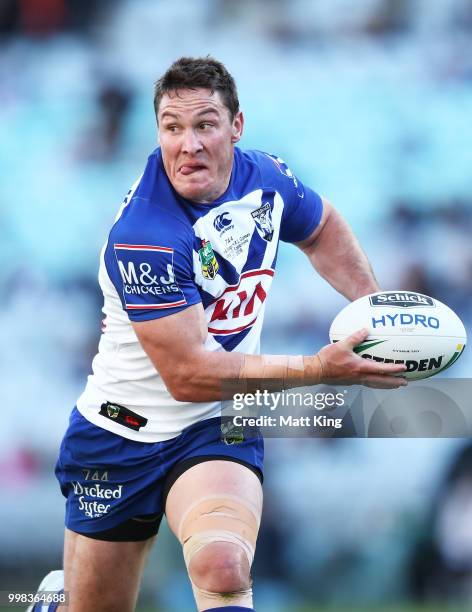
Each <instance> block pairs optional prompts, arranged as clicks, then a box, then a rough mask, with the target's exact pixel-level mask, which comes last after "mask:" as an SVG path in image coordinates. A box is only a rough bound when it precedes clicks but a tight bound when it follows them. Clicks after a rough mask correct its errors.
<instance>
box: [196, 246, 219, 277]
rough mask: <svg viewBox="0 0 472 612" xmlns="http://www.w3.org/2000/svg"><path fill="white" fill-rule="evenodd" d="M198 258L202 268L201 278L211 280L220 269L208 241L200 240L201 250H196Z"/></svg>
mask: <svg viewBox="0 0 472 612" xmlns="http://www.w3.org/2000/svg"><path fill="white" fill-rule="evenodd" d="M198 256H199V258H200V263H201V266H202V274H203V278H207V279H208V280H213V279H214V278H215V277H216V275H217V274H218V270H219V268H220V266H219V264H218V261H217V260H216V257H215V253H214V252H213V247H212V246H211V242H210V241H206V240H202V248H201V249H199V250H198Z"/></svg>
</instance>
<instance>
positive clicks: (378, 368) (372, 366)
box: [359, 357, 406, 375]
mask: <svg viewBox="0 0 472 612" xmlns="http://www.w3.org/2000/svg"><path fill="white" fill-rule="evenodd" d="M359 359H362V357H359ZM362 362H363V363H362V366H360V370H361V372H365V373H366V374H379V375H385V374H386V375H391V374H399V373H401V372H405V370H406V365H405V364H404V363H381V362H378V361H373V360H372V359H362Z"/></svg>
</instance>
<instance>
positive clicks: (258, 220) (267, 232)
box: [251, 202, 274, 242]
mask: <svg viewBox="0 0 472 612" xmlns="http://www.w3.org/2000/svg"><path fill="white" fill-rule="evenodd" d="M251 215H252V218H253V219H254V223H255V224H256V228H257V231H258V233H259V236H260V237H261V238H263V239H264V240H266V241H267V242H270V241H271V240H272V237H273V235H274V226H273V225H272V210H271V208H270V204H269V202H267V203H266V204H264V205H263V206H261V207H260V208H258V209H257V210H253V211H252V212H251Z"/></svg>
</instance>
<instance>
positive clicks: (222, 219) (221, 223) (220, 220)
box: [213, 212, 233, 232]
mask: <svg viewBox="0 0 472 612" xmlns="http://www.w3.org/2000/svg"><path fill="white" fill-rule="evenodd" d="M232 223H233V221H232V220H231V217H230V216H229V212H224V213H221V215H218V216H217V217H216V218H215V220H214V221H213V227H214V228H215V229H216V230H217V231H218V232H222V231H223V230H224V229H225V228H227V227H229V226H230V225H231V224H232Z"/></svg>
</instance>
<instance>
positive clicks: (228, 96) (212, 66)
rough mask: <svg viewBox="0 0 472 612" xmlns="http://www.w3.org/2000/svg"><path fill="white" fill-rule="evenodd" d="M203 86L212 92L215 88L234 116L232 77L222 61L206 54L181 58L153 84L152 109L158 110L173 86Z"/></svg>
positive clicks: (235, 96)
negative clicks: (164, 96) (163, 97)
mask: <svg viewBox="0 0 472 612" xmlns="http://www.w3.org/2000/svg"><path fill="white" fill-rule="evenodd" d="M198 87H203V88H205V89H209V90H211V92H212V93H214V92H215V91H219V92H220V94H221V97H222V99H223V102H224V105H225V106H226V107H227V109H228V110H229V112H230V115H231V119H234V117H235V115H236V113H237V112H238V111H239V100H238V92H237V89H236V83H235V82H234V79H233V77H232V76H231V75H230V73H229V72H228V71H227V70H226V67H225V66H224V64H222V63H221V62H219V61H218V60H216V59H214V58H213V57H210V56H209V55H208V56H207V57H181V58H180V59H178V60H176V61H175V62H174V63H173V64H172V66H171V67H170V68H169V69H168V70H167V71H166V72H165V73H164V74H163V75H162V77H161V78H160V79H159V80H158V81H156V84H155V87H154V110H155V111H156V118H157V112H158V110H159V104H160V103H161V99H162V96H163V95H164V94H165V93H168V92H170V91H175V90H177V89H197V88H198Z"/></svg>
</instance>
